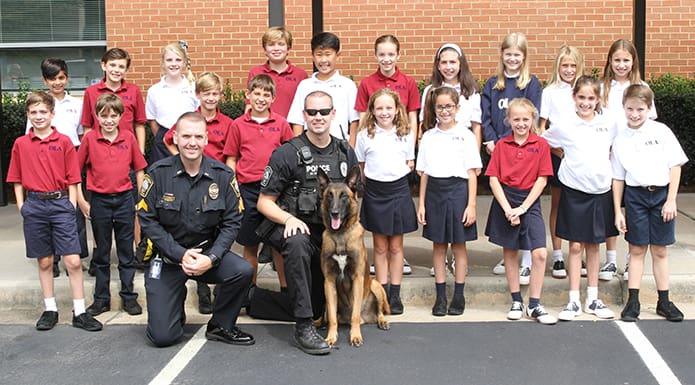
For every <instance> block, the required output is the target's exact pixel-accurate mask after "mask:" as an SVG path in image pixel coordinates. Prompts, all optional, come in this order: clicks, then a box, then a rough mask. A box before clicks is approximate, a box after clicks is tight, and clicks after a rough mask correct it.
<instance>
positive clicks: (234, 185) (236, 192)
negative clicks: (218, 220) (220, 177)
mask: <svg viewBox="0 0 695 385" xmlns="http://www.w3.org/2000/svg"><path fill="white" fill-rule="evenodd" d="M229 187H231V188H232V191H234V195H236V197H237V200H238V201H239V212H240V213H241V212H243V211H244V201H243V200H242V199H241V193H240V192H239V183H237V180H236V176H235V177H234V178H232V181H231V182H229Z"/></svg>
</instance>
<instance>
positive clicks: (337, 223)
mask: <svg viewBox="0 0 695 385" xmlns="http://www.w3.org/2000/svg"><path fill="white" fill-rule="evenodd" d="M331 228H333V230H338V229H339V228H340V218H333V217H331Z"/></svg>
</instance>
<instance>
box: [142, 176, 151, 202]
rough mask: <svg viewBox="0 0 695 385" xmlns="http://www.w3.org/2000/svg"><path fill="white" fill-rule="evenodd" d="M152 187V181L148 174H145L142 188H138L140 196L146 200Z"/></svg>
mask: <svg viewBox="0 0 695 385" xmlns="http://www.w3.org/2000/svg"><path fill="white" fill-rule="evenodd" d="M152 186H154V181H153V180H152V178H151V177H150V176H149V174H145V178H144V179H143V180H142V187H140V196H141V197H143V198H147V194H149V193H150V190H151V189H152Z"/></svg>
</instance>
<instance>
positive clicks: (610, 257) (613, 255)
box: [606, 250, 618, 266]
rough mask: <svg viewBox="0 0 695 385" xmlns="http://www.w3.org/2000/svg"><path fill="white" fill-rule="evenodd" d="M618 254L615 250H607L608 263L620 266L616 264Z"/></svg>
mask: <svg viewBox="0 0 695 385" xmlns="http://www.w3.org/2000/svg"><path fill="white" fill-rule="evenodd" d="M617 254H618V253H616V251H615V250H606V263H607V264H608V263H613V264H615V265H616V266H617V265H618V264H617V263H616V262H615V261H616V256H617Z"/></svg>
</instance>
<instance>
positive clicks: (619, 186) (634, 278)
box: [611, 84, 688, 322]
mask: <svg viewBox="0 0 695 385" xmlns="http://www.w3.org/2000/svg"><path fill="white" fill-rule="evenodd" d="M653 101H654V93H653V92H652V90H650V89H649V87H648V86H646V85H642V84H633V85H631V86H629V87H628V88H627V89H626V90H625V93H624V94H623V109H624V110H625V115H626V117H627V127H626V128H623V129H621V130H619V132H618V136H616V138H615V140H614V141H613V147H612V154H611V163H612V165H613V207H614V210H615V227H616V228H617V229H618V231H620V232H621V233H624V234H625V240H627V242H628V243H629V247H630V250H629V251H630V274H629V276H628V281H627V287H628V298H627V302H626V303H625V307H624V308H623V310H622V312H621V313H620V318H621V319H622V320H623V321H626V322H635V321H637V320H638V319H639V314H640V302H639V289H640V284H641V282H642V273H643V271H644V259H645V256H646V254H647V248H649V250H650V252H651V255H652V265H653V268H652V270H653V274H654V280H655V281H656V289H657V292H658V296H659V297H658V298H659V299H658V301H657V303H656V314H658V315H660V316H662V317H664V318H666V319H667V320H669V321H671V322H680V321H683V313H682V312H681V311H680V310H679V309H678V308H677V307H676V305H674V304H673V302H671V301H670V300H669V295H668V294H669V293H668V291H669V268H668V255H667V254H666V246H667V245H671V244H673V243H675V242H676V237H675V228H676V221H675V219H676V215H677V213H678V212H677V209H676V195H677V194H678V186H679V184H680V176H681V166H683V165H684V164H685V163H686V162H687V161H688V157H687V156H686V155H685V152H684V151H683V148H682V147H681V146H680V144H679V143H678V139H676V136H675V135H674V134H673V132H672V131H671V129H670V128H668V127H667V126H666V125H664V124H662V123H659V122H655V121H653V120H651V119H649V113H650V112H651V109H652V106H653ZM623 201H624V202H625V215H623V212H622V210H621V209H620V206H621V202H623Z"/></svg>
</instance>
